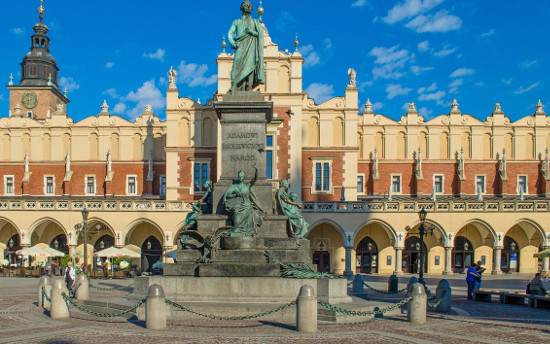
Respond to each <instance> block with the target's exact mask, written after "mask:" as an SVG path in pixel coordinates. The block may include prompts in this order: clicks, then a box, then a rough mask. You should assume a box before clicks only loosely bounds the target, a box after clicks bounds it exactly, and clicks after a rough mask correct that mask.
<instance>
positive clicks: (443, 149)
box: [439, 132, 449, 159]
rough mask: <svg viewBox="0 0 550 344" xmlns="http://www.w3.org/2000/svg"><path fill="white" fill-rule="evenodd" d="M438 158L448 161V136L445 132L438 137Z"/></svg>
mask: <svg viewBox="0 0 550 344" xmlns="http://www.w3.org/2000/svg"><path fill="white" fill-rule="evenodd" d="M439 158H440V159H449V134H447V133H446V132H442V133H441V134H440V135H439Z"/></svg>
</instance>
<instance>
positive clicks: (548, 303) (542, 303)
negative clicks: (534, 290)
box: [531, 295, 550, 308]
mask: <svg viewBox="0 0 550 344" xmlns="http://www.w3.org/2000/svg"><path fill="white" fill-rule="evenodd" d="M531 298H532V300H533V307H535V308H550V296H548V295H532V296H531Z"/></svg>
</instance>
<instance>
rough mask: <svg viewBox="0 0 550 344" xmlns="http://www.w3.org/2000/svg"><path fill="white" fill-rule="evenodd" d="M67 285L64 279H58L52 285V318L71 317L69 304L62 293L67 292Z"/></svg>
mask: <svg viewBox="0 0 550 344" xmlns="http://www.w3.org/2000/svg"><path fill="white" fill-rule="evenodd" d="M65 290H66V287H65V283H64V282H63V280H60V279H56V280H54V282H53V287H52V296H51V299H52V305H51V309H50V318H52V319H65V318H68V317H69V306H68V305H67V303H66V302H65V300H64V299H63V296H62V295H61V294H63V293H65Z"/></svg>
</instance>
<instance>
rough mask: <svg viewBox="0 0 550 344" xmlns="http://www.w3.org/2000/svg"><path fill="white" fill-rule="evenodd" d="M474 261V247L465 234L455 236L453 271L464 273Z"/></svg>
mask: <svg viewBox="0 0 550 344" xmlns="http://www.w3.org/2000/svg"><path fill="white" fill-rule="evenodd" d="M473 262H474V247H473V246H472V243H470V241H469V240H468V239H466V238H465V237H463V236H460V235H459V236H457V237H456V238H455V245H454V247H453V272H454V273H463V272H464V271H466V269H468V267H469V266H470V265H472V263H473Z"/></svg>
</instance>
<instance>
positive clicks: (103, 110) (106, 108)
mask: <svg viewBox="0 0 550 344" xmlns="http://www.w3.org/2000/svg"><path fill="white" fill-rule="evenodd" d="M101 113H109V105H107V101H106V100H105V99H104V100H103V104H102V105H101Z"/></svg>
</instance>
